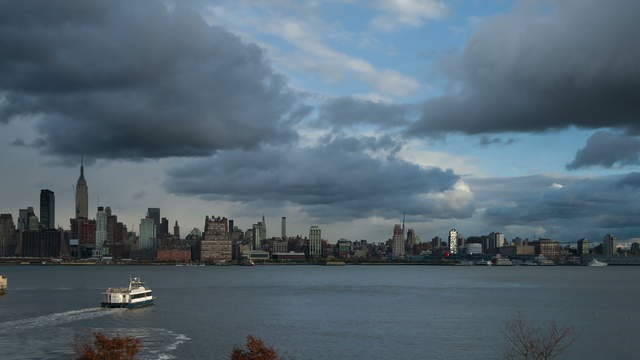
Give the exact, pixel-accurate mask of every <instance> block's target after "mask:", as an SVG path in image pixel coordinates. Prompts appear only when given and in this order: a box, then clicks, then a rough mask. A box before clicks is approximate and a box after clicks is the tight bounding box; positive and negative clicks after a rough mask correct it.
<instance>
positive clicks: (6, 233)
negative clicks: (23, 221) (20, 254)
mask: <svg viewBox="0 0 640 360" xmlns="http://www.w3.org/2000/svg"><path fill="white" fill-rule="evenodd" d="M16 236H17V234H16V227H15V225H14V224H13V217H12V216H11V214H0V256H13V255H14V254H15V248H16V244H17V237H16Z"/></svg>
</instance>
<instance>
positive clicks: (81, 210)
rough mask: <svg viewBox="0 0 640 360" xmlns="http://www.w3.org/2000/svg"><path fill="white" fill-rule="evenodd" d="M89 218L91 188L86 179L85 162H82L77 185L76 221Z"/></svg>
mask: <svg viewBox="0 0 640 360" xmlns="http://www.w3.org/2000/svg"><path fill="white" fill-rule="evenodd" d="M81 217H82V218H85V219H87V218H89V188H88V187H87V180H85V179H84V161H81V162H80V177H79V178H78V184H77V185H76V219H77V218H81Z"/></svg>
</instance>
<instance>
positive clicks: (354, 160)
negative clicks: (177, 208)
mask: <svg viewBox="0 0 640 360" xmlns="http://www.w3.org/2000/svg"><path fill="white" fill-rule="evenodd" d="M381 141H382V142H379V141H374V140H373V139H371V138H364V137H363V138H359V139H353V138H351V139H348V138H347V139H345V138H335V139H332V140H330V141H327V142H326V143H324V144H322V145H318V146H314V147H307V148H290V147H266V148H264V149H262V150H259V151H247V150H231V151H221V152H219V153H217V154H215V155H213V156H211V157H209V158H206V159H202V160H196V161H192V162H190V163H187V164H185V165H182V166H179V167H176V168H174V169H172V170H171V171H169V174H168V178H167V181H166V183H165V185H166V187H167V189H168V191H170V192H172V193H175V194H179V195H193V196H199V197H202V198H206V199H214V200H231V201H241V202H254V201H267V202H274V203H290V204H293V205H299V206H302V208H303V210H304V211H305V212H307V213H308V214H310V215H311V216H314V217H319V218H332V219H338V218H343V219H353V218H363V217H367V216H373V215H376V216H381V217H385V218H398V217H399V216H401V214H402V213H403V212H406V213H407V214H408V215H417V216H426V217H434V218H450V217H468V216H470V215H471V213H472V211H473V209H472V205H470V204H468V203H464V204H462V205H461V204H460V203H458V202H457V199H450V198H446V199H445V198H442V197H441V196H442V195H443V193H444V192H446V191H450V190H452V188H453V186H454V184H455V183H456V182H457V181H458V180H459V179H460V178H459V176H458V175H456V174H454V173H453V171H451V170H442V169H439V168H435V167H434V168H428V169H425V168H421V167H419V166H417V165H415V164H412V163H408V162H405V161H402V160H400V159H398V158H397V157H395V156H393V155H388V156H382V157H376V156H373V155H367V154H366V152H367V151H376V150H388V149H391V148H393V146H390V145H389V144H387V145H385V144H384V143H385V142H386V141H387V140H381Z"/></svg>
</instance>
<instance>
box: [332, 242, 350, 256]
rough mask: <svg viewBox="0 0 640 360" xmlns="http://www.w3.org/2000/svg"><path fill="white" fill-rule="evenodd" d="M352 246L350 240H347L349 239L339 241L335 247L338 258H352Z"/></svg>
mask: <svg viewBox="0 0 640 360" xmlns="http://www.w3.org/2000/svg"><path fill="white" fill-rule="evenodd" d="M352 246H353V244H352V242H351V241H350V240H347V239H340V240H338V242H337V243H336V247H335V248H336V255H337V257H339V258H341V259H346V258H349V257H351V250H352Z"/></svg>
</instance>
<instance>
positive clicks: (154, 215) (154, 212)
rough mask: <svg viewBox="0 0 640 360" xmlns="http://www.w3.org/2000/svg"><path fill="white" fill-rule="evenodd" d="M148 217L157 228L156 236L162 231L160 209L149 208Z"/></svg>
mask: <svg viewBox="0 0 640 360" xmlns="http://www.w3.org/2000/svg"><path fill="white" fill-rule="evenodd" d="M147 217H148V218H151V219H152V220H153V225H155V227H156V230H155V231H156V234H158V231H159V230H160V229H159V227H160V208H148V209H147Z"/></svg>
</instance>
